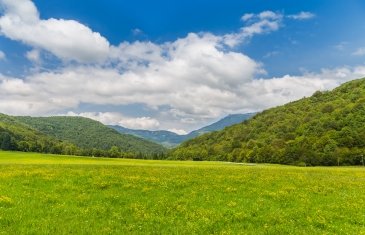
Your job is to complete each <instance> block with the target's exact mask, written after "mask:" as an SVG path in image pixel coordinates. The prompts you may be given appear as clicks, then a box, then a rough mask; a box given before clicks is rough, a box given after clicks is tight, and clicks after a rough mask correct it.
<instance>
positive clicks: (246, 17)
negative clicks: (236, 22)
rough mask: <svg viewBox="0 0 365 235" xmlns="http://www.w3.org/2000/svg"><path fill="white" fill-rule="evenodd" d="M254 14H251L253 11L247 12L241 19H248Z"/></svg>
mask: <svg viewBox="0 0 365 235" xmlns="http://www.w3.org/2000/svg"><path fill="white" fill-rule="evenodd" d="M254 16H255V14H253V13H247V14H244V15H243V16H242V17H241V20H242V21H248V20H250V19H252V18H253V17H254Z"/></svg>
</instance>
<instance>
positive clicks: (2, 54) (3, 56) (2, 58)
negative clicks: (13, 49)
mask: <svg viewBox="0 0 365 235" xmlns="http://www.w3.org/2000/svg"><path fill="white" fill-rule="evenodd" d="M5 58H6V55H5V53H4V52H3V51H0V60H5Z"/></svg>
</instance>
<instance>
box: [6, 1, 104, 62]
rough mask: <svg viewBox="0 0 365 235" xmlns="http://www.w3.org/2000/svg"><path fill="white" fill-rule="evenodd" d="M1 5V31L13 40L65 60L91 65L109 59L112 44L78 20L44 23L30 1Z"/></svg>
mask: <svg viewBox="0 0 365 235" xmlns="http://www.w3.org/2000/svg"><path fill="white" fill-rule="evenodd" d="M0 6H2V7H3V8H4V14H3V15H2V16H1V17H0V32H1V34H3V35H5V36H6V37H8V38H10V39H12V40H16V41H21V42H23V43H25V44H27V45H31V46H34V47H36V48H41V49H44V50H46V51H49V52H51V53H52V54H54V55H55V56H57V57H59V58H60V59H62V60H73V61H78V62H86V63H90V62H100V61H103V60H105V59H106V58H107V56H108V53H109V42H108V41H107V40H106V39H105V38H104V37H102V36H101V35H100V34H99V33H97V32H93V31H92V30H91V29H90V28H88V27H87V26H85V25H83V24H81V23H79V22H77V21H74V20H64V19H54V18H51V19H47V20H42V19H40V18H39V12H38V10H37V8H36V7H35V5H34V3H33V2H32V1H30V0H0Z"/></svg>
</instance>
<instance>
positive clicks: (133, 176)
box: [0, 152, 365, 234]
mask: <svg viewBox="0 0 365 235" xmlns="http://www.w3.org/2000/svg"><path fill="white" fill-rule="evenodd" d="M334 233H336V234H365V169H364V168H360V167H359V168H351V167H348V168H320V167H316V168H299V167H289V166H275V165H242V164H229V163H217V162H175V161H144V160H126V159H96V158H79V157H64V156H52V155H40V154H25V153H11V152H0V234H334Z"/></svg>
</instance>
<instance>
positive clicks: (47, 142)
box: [0, 114, 78, 154]
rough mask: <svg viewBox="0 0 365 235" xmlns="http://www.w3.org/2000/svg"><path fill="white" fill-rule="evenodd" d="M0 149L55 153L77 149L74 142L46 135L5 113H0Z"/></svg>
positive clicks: (64, 152) (70, 151)
mask: <svg viewBox="0 0 365 235" xmlns="http://www.w3.org/2000/svg"><path fill="white" fill-rule="evenodd" d="M0 149H2V150H16V151H24V152H42V153H55V154H71V153H72V152H73V151H76V150H78V148H77V147H76V146H75V145H74V144H71V143H69V142H67V141H61V140H58V139H56V138H53V137H51V136H47V135H46V134H44V133H41V132H40V131H38V130H35V129H34V128H31V127H29V126H28V125H26V124H24V123H22V122H20V121H18V120H17V119H15V118H14V117H11V116H8V115H5V114H0Z"/></svg>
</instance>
